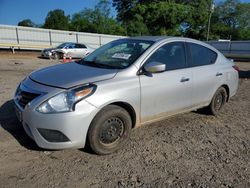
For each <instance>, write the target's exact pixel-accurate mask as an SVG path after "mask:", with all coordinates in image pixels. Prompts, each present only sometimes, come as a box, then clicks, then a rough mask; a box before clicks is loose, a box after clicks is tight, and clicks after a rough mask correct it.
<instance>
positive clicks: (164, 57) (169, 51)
mask: <svg viewBox="0 0 250 188" xmlns="http://www.w3.org/2000/svg"><path fill="white" fill-rule="evenodd" d="M152 61H156V62H159V63H164V64H166V68H167V70H175V69H182V68H185V67H186V57H185V47H184V43H183V42H172V43H168V44H165V45H163V46H162V47H160V48H159V49H157V50H156V51H155V52H154V53H153V55H152V56H151V57H150V58H149V59H148V60H147V62H152Z"/></svg>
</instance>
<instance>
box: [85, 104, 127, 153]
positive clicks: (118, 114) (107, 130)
mask: <svg viewBox="0 0 250 188" xmlns="http://www.w3.org/2000/svg"><path fill="white" fill-rule="evenodd" d="M131 127H132V122H131V117H130V115H129V113H128V112H127V111H126V110H125V109H123V108H121V107H119V106H116V105H109V106H107V107H105V108H104V109H102V110H101V111H100V112H99V113H98V114H97V115H96V117H95V118H94V120H93V121H92V123H91V125H90V128H89V131H88V138H87V139H88V145H89V146H90V148H91V149H92V151H94V152H95V153H97V154H109V153H112V152H114V151H116V150H117V149H119V148H120V147H122V146H123V144H124V143H125V142H126V141H127V140H128V138H129V134H130V131H131Z"/></svg>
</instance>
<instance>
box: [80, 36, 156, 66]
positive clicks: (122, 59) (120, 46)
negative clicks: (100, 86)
mask: <svg viewBox="0 0 250 188" xmlns="http://www.w3.org/2000/svg"><path fill="white" fill-rule="evenodd" d="M153 43H154V42H153V41H144V40H135V39H120V40H116V41H113V42H110V43H108V44H106V45H104V46H102V47H100V48H98V49H97V50H95V51H94V52H93V53H91V54H90V55H88V56H87V57H85V58H84V59H82V60H81V61H80V63H82V64H87V65H90V66H96V67H101V68H113V69H124V68H126V67H128V66H130V65H131V64H133V63H134V62H135V60H136V59H138V58H139V57H140V56H141V55H142V54H143V53H144V52H145V51H146V50H147V49H148V48H149V47H150V46H151V45H152V44H153Z"/></svg>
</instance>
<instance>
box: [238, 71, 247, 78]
mask: <svg viewBox="0 0 250 188" xmlns="http://www.w3.org/2000/svg"><path fill="white" fill-rule="evenodd" d="M239 77H240V78H250V70H248V71H243V70H240V71H239Z"/></svg>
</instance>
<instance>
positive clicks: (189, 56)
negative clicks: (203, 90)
mask: <svg viewBox="0 0 250 188" xmlns="http://www.w3.org/2000/svg"><path fill="white" fill-rule="evenodd" d="M189 44H194V45H198V46H202V47H203V48H206V49H208V50H210V51H211V52H213V53H215V54H216V58H215V60H214V62H213V63H210V64H205V65H192V61H193V58H192V54H191V49H190V45H189ZM185 46H186V49H187V58H188V60H187V63H188V64H187V68H192V67H202V66H209V65H213V64H215V63H216V61H217V59H218V53H217V52H215V51H214V50H212V49H210V48H208V47H206V46H204V45H202V44H197V43H194V42H185Z"/></svg>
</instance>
